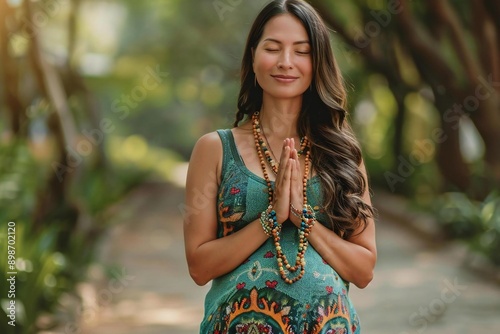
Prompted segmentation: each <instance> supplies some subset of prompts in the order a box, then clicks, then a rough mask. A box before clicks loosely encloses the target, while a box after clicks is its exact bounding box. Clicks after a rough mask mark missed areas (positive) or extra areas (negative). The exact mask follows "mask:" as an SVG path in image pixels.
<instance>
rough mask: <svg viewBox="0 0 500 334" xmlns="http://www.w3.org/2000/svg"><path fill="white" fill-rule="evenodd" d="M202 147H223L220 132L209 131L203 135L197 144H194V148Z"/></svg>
mask: <svg viewBox="0 0 500 334" xmlns="http://www.w3.org/2000/svg"><path fill="white" fill-rule="evenodd" d="M197 148H198V149H200V148H204V149H207V148H210V149H217V148H222V143H221V139H220V137H219V134H218V133H217V131H213V132H209V133H206V134H204V135H203V136H201V137H200V138H199V139H198V140H197V141H196V144H195V145H194V149H197Z"/></svg>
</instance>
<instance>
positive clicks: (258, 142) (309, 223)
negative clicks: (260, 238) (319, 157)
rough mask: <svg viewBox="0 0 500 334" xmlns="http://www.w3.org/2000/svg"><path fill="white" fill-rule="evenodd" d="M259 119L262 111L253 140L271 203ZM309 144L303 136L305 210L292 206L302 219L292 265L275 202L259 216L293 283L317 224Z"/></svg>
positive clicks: (281, 269)
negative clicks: (312, 202) (309, 193)
mask: <svg viewBox="0 0 500 334" xmlns="http://www.w3.org/2000/svg"><path fill="white" fill-rule="evenodd" d="M258 119H259V112H255V113H254V114H253V116H252V124H253V134H254V142H255V147H256V149H257V154H258V156H259V160H260V165H261V167H262V172H263V174H264V179H265V180H266V184H267V191H268V200H269V203H272V200H273V188H272V184H271V180H270V179H269V174H268V173H267V169H266V161H265V160H264V155H265V152H266V150H265V146H264V145H263V144H264V141H263V140H262V138H261V137H260V127H259V122H258ZM308 145H309V141H308V140H307V137H304V144H303V147H302V145H301V151H305V152H306V153H305V154H306V156H305V167H304V177H303V181H302V185H303V198H304V206H303V209H302V210H301V211H300V210H297V209H296V208H294V207H293V205H290V210H291V211H292V213H293V214H294V215H296V216H298V217H300V218H301V224H300V228H299V229H298V234H299V245H298V249H297V256H296V257H295V264H294V265H293V266H292V265H291V264H290V262H289V261H288V259H287V257H286V255H285V254H284V253H283V249H282V247H281V243H280V232H281V224H278V221H277V218H276V212H275V211H274V209H273V207H272V205H271V204H269V206H268V207H267V209H266V210H265V211H263V212H262V213H261V216H260V222H261V224H262V228H263V229H264V232H265V233H266V234H267V235H268V236H269V237H272V238H273V241H274V246H275V247H276V260H277V262H278V269H279V273H280V276H281V278H282V279H283V280H284V281H285V282H286V283H288V284H293V283H295V282H297V281H298V280H300V279H301V278H302V277H303V276H304V274H305V265H306V262H305V259H304V255H305V253H306V250H307V247H308V245H309V241H308V240H307V237H308V236H309V233H310V232H311V229H312V227H313V226H314V223H315V222H316V217H315V215H314V210H313V209H312V208H311V206H310V205H308V204H307V177H308V175H309V160H310V150H309V149H308ZM268 162H269V159H268ZM275 165H276V164H275ZM272 166H273V164H271V167H272ZM276 172H277V171H276ZM285 268H286V270H287V271H288V272H289V273H294V272H297V271H298V272H299V274H298V275H297V276H295V277H293V278H289V277H288V275H287V272H286V271H285Z"/></svg>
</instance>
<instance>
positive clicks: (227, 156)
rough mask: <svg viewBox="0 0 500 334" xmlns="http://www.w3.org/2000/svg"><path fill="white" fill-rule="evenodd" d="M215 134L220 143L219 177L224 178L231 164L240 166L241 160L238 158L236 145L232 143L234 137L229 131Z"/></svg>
mask: <svg viewBox="0 0 500 334" xmlns="http://www.w3.org/2000/svg"><path fill="white" fill-rule="evenodd" d="M217 134H218V135H219V137H220V139H221V142H222V169H221V177H222V178H224V175H225V173H226V171H227V169H228V166H230V165H232V164H236V165H241V164H242V160H241V158H240V156H239V153H238V149H237V148H236V144H235V143H234V137H233V133H232V132H231V129H224V130H217Z"/></svg>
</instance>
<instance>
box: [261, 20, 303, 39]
mask: <svg viewBox="0 0 500 334" xmlns="http://www.w3.org/2000/svg"><path fill="white" fill-rule="evenodd" d="M266 38H271V39H275V40H278V41H281V42H287V41H291V42H294V41H298V40H300V41H304V40H308V39H309V38H308V36H307V31H306V29H305V28H304V26H303V25H302V22H301V21H300V20H299V19H298V18H296V17H295V16H293V15H291V14H281V15H277V16H275V17H273V18H272V19H270V20H269V21H268V22H267V23H266V25H265V26H264V31H263V33H262V38H261V40H265V39H266Z"/></svg>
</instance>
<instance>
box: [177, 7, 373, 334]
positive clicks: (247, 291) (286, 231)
mask: <svg viewBox="0 0 500 334" xmlns="http://www.w3.org/2000/svg"><path fill="white" fill-rule="evenodd" d="M345 102H346V93H345V90H344V87H343V83H342V78H341V74H340V73H339V70H338V68H337V65H336V62H335V59H334V57H333V54H332V51H331V46H330V40H329V33H328V29H327V28H326V26H325V24H324V23H323V21H322V20H321V18H320V17H319V15H318V14H317V13H316V12H315V10H314V9H313V8H312V7H311V6H310V5H309V4H307V3H306V2H305V1H301V0H281V1H272V2H271V3H270V4H269V5H267V6H266V7H265V8H264V9H263V10H262V11H261V12H260V14H259V15H258V16H257V18H256V20H255V22H254V24H253V26H252V28H251V31H250V34H249V36H248V40H247V44H246V48H245V51H244V56H243V61H242V69H241V90H240V94H239V99H238V112H237V114H236V122H235V124H234V126H235V127H234V128H232V129H230V130H219V131H217V132H213V133H209V134H206V135H204V136H203V137H201V138H200V139H199V140H198V142H197V143H196V145H195V147H194V150H193V153H192V157H191V161H190V165H189V171H188V178H187V184H186V207H187V208H188V211H187V213H186V216H185V223H184V233H185V246H186V256H187V261H188V266H189V271H190V274H191V276H192V278H193V280H194V281H195V282H196V283H197V284H199V285H204V284H206V283H207V282H209V281H210V280H212V281H213V282H212V286H211V289H210V291H209V292H208V294H207V296H206V300H205V317H204V319H203V322H202V324H201V330H200V332H201V333H203V334H206V333H359V332H360V325H359V319H358V317H357V314H356V311H355V309H354V308H353V306H352V305H351V302H350V299H349V297H348V289H349V282H351V283H353V284H355V285H356V286H358V287H359V288H364V287H365V286H366V285H367V284H368V283H369V282H370V281H371V279H372V276H373V268H374V266H375V262H376V257H377V256H376V246H375V227H374V221H373V209H372V206H371V203H370V197H369V190H368V184H367V176H366V172H365V168H364V164H363V161H362V157H361V151H360V148H359V145H358V143H357V141H356V139H355V137H354V135H353V133H352V131H351V129H350V127H349V125H348V124H347V122H346V120H345V117H346V110H345V108H344V107H345ZM308 246H309V247H308Z"/></svg>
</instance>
